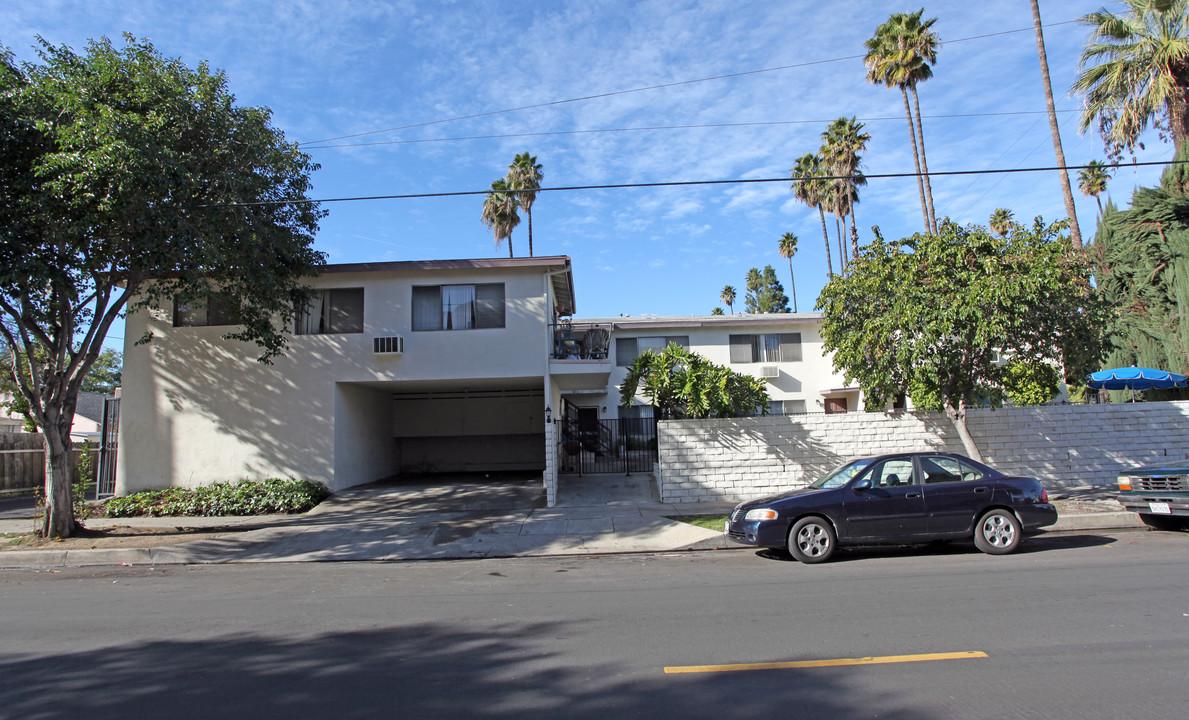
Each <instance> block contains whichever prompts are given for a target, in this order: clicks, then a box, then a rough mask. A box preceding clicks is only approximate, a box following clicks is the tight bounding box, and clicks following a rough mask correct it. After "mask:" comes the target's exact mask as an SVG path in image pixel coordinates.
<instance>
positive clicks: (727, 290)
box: [718, 285, 735, 315]
mask: <svg viewBox="0 0 1189 720" xmlns="http://www.w3.org/2000/svg"><path fill="white" fill-rule="evenodd" d="M718 299H719V300H722V302H723V304H724V305H726V306H727V307H729V308H730V309H731V314H732V315H734V314H735V288H734V287H732V286H731V285H727V286H726V287H724V288H723V289H722V295H719V296H718Z"/></svg>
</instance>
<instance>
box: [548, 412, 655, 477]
mask: <svg viewBox="0 0 1189 720" xmlns="http://www.w3.org/2000/svg"><path fill="white" fill-rule="evenodd" d="M558 450H559V452H558V456H559V458H560V459H561V472H562V473H563V474H564V473H573V474H578V475H585V474H596V473H626V474H628V475H630V474H632V473H633V472H651V471H652V467H653V465H654V464H655V463H656V457H657V455H656V420H655V419H653V418H620V419H617V420H597V419H592V418H588V417H582V416H581V415H580V413H579V412H578V408H576V407H575V406H574V405H572V404H570V403H566V404H565V414H564V416H563V418H562V428H561V443H560V447H559V448H558Z"/></svg>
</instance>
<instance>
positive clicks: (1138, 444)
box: [657, 401, 1189, 502]
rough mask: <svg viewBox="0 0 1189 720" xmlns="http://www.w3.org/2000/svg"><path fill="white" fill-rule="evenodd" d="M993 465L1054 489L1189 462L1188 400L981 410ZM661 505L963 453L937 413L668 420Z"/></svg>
mask: <svg viewBox="0 0 1189 720" xmlns="http://www.w3.org/2000/svg"><path fill="white" fill-rule="evenodd" d="M968 425H969V427H970V432H971V435H973V436H974V439H975V441H976V442H977V443H978V446H979V449H980V450H981V452H982V453H983V459H984V460H985V461H986V463H987V464H988V465H991V466H992V467H994V468H995V469H997V470H1000V471H1002V472H1005V473H1008V474H1011V475H1026V476H1032V477H1037V478H1039V479H1040V480H1041V481H1042V482H1044V483H1045V484H1046V485H1048V486H1049V487H1060V486H1070V485H1112V484H1113V483H1114V480H1115V476H1116V474H1117V473H1118V471H1119V470H1120V469H1123V468H1128V467H1134V466H1136V465H1145V464H1151V463H1157V462H1164V461H1167V460H1169V459H1178V460H1179V459H1182V458H1186V457H1189V401H1183V402H1151V403H1117V404H1108V405H1051V406H1042V407H1022V408H1003V409H1000V410H994V411H992V410H977V411H973V412H971V413H970V416H969V422H968ZM658 436H659V437H658V441H659V462H658V469H659V473H658V478H657V481H658V486H659V489H660V493H661V500H662V501H663V502H699V501H703V502H705V501H731V502H735V501H740V500H745V499H748V498H753V497H758V496H762V495H768V494H771V493H776V492H781V491H784V490H789V489H793V488H798V487H803V486H805V485H807V484H808V483H809V482H812V481H813V480H814V479H816V478H817V477H819V476H820V475H822V474H823V473H825V472H826V471H827V470H829V469H830V468H832V467H835V466H837V465H839V464H841V463H842V462H843V461H845V460H846V459H848V458H851V457H855V456H861V455H876V454H881V453H891V452H904V451H912V450H944V451H948V452H956V453H959V454H964V450H963V448H962V442H961V440H959V439H958V436H957V433H956V432H955V430H954V428H953V425H952V424H951V423H950V421H949V420H948V419H946V418H945V416H944V415H942V414H940V413H926V412H916V411H913V412H898V413H845V414H835V415H824V414H821V415H801V416H788V417H759V418H739V419H725V420H666V421H662V422H661V423H660V425H659V428H658Z"/></svg>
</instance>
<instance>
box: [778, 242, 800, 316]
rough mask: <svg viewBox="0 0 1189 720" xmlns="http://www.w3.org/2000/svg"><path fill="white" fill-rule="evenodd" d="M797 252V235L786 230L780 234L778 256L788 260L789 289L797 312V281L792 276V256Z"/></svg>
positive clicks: (794, 309)
mask: <svg viewBox="0 0 1189 720" xmlns="http://www.w3.org/2000/svg"><path fill="white" fill-rule="evenodd" d="M796 254H797V236H796V235H794V234H793V233H791V232H786V233H785V234H784V235H781V236H780V256H781V257H783V258H787V259H788V261H789V289H790V290H791V291H792V293H793V312H797V281H796V279H795V278H794V277H793V256H794V255H796Z"/></svg>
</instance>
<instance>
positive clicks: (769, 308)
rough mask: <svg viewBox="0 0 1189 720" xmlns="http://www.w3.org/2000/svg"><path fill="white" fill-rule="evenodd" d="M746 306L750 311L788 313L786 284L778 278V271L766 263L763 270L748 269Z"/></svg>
mask: <svg viewBox="0 0 1189 720" xmlns="http://www.w3.org/2000/svg"><path fill="white" fill-rule="evenodd" d="M744 307H746V309H747V312H749V313H786V312H788V311H789V298H788V296H787V295H785V294H784V286H783V285H781V284H780V281H779V280H777V279H776V271H775V270H773V269H772V266H771V265H765V266H764V270H763V272H761V271H760V270H757V269H756V268H752V269H750V270H748V271H747V297H746V299H745V300H744Z"/></svg>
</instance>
